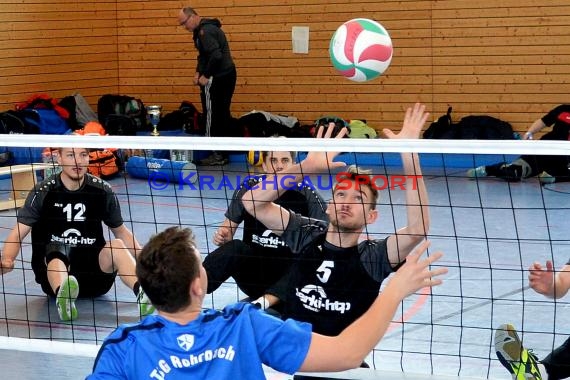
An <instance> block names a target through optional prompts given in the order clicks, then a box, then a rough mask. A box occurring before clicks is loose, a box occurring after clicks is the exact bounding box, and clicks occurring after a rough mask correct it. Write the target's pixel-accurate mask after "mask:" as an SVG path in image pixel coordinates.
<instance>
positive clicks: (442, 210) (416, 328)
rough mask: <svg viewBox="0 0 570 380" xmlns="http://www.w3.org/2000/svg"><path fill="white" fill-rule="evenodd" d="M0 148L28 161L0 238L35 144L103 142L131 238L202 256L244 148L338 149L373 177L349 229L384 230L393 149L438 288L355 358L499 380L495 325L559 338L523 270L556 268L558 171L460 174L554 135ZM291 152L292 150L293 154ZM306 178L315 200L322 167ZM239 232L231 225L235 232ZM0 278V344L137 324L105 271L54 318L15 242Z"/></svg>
mask: <svg viewBox="0 0 570 380" xmlns="http://www.w3.org/2000/svg"><path fill="white" fill-rule="evenodd" d="M52 137H54V138H53V139H52ZM55 137H57V138H55ZM5 144H6V145H7V147H8V149H9V150H15V151H18V152H19V153H20V154H21V156H24V157H25V158H24V159H23V160H24V161H25V160H28V162H33V163H37V165H34V168H33V170H32V169H31V168H27V167H23V166H16V165H13V166H4V167H2V168H0V174H2V177H0V178H1V179H0V190H1V195H2V197H3V198H2V200H1V201H2V203H0V204H1V205H2V210H0V223H1V227H2V235H1V236H0V240H2V242H3V241H4V240H5V239H6V236H7V235H8V232H9V231H10V229H11V228H12V227H13V226H14V225H15V223H16V207H19V206H21V201H22V197H23V196H25V195H26V194H27V192H28V191H29V190H30V188H31V186H30V182H29V178H28V179H26V178H25V177H24V175H27V176H28V177H29V174H30V173H34V174H36V175H37V176H38V179H37V180H40V179H41V177H42V176H43V175H44V174H45V172H44V171H45V170H48V171H50V170H51V171H57V168H55V167H48V168H46V163H42V155H41V152H42V151H43V149H44V148H45V147H46V146H52V147H53V146H57V147H78V146H81V147H88V148H108V147H110V146H113V147H115V148H118V149H119V151H118V152H119V153H120V155H121V157H129V158H128V161H127V163H126V165H125V167H124V168H123V172H122V173H121V174H120V175H118V176H116V177H114V178H112V179H109V180H108V182H109V183H110V184H111V186H112V188H113V190H114V192H115V193H116V194H117V197H118V199H119V202H120V205H121V211H122V215H123V219H124V221H125V223H126V225H127V227H128V228H129V229H131V230H132V231H133V233H134V235H135V236H136V237H137V239H138V240H139V241H140V242H141V243H142V244H144V243H145V242H146V241H147V240H148V238H149V237H150V236H151V235H153V234H154V233H156V232H159V231H162V230H163V229H164V228H166V227H167V226H171V225H180V226H184V227H191V228H192V229H193V230H194V232H195V233H196V234H197V236H198V242H199V245H200V246H199V247H198V248H199V250H200V251H201V253H202V255H203V256H204V257H205V256H206V255H207V254H208V253H209V252H212V251H213V250H214V249H215V248H216V246H215V245H214V244H213V243H212V239H213V234H214V232H215V231H216V229H217V228H218V226H219V225H220V224H221V223H222V221H223V220H224V213H225V211H226V209H227V207H228V206H229V204H230V202H231V198H232V194H233V192H234V190H235V189H236V188H237V187H238V186H239V185H240V184H241V183H242V182H243V180H244V179H245V178H246V177H247V176H248V175H252V174H255V173H256V172H259V171H260V168H259V167H253V166H251V165H249V164H248V163H247V162H246V157H247V155H248V153H249V152H250V151H258V150H261V149H265V150H276V151H290V150H291V148H292V147H295V150H297V151H299V152H307V151H315V150H319V151H340V152H345V153H343V154H341V156H340V157H339V160H342V161H344V162H346V163H348V164H357V165H359V166H362V167H365V168H368V169H371V170H372V171H373V175H376V176H378V179H380V180H381V182H380V185H379V186H380V187H379V188H380V198H379V201H378V210H379V213H380V218H379V220H378V221H377V222H375V223H374V224H371V225H369V226H367V228H366V233H367V235H366V236H363V238H368V237H370V238H384V237H387V236H388V235H390V234H393V233H394V231H396V230H397V229H398V228H401V227H402V226H404V225H405V224H406V197H405V191H403V189H402V188H401V186H398V183H397V182H396V183H392V182H391V181H393V180H394V179H395V178H397V177H398V176H401V175H402V174H403V172H402V166H401V160H400V155H399V152H402V151H408V152H418V153H420V157H421V163H422V168H423V178H424V180H425V182H426V186H427V189H428V193H429V212H430V218H431V227H430V230H429V234H428V238H429V239H430V240H431V241H432V244H431V247H430V252H434V251H435V250H441V251H443V252H444V253H445V257H444V259H443V264H444V265H445V266H447V267H448V268H449V274H448V275H447V276H446V277H445V282H444V284H443V285H442V286H440V287H438V288H435V289H433V290H432V291H431V292H430V291H429V290H427V289H423V290H422V291H420V292H418V293H417V294H415V295H413V296H410V297H408V298H407V299H406V300H405V301H404V302H403V303H402V305H401V307H400V309H399V311H398V313H397V315H396V316H395V318H394V322H393V324H392V325H391V327H390V329H389V330H388V332H387V334H386V336H385V338H384V339H383V340H382V341H381V343H380V344H379V345H378V346H377V347H376V349H375V350H374V351H373V352H372V353H371V354H370V356H369V357H368V358H367V362H368V363H369V364H370V366H371V367H373V369H381V370H384V371H396V372H404V373H423V374H433V375H435V376H436V377H437V375H440V376H444V375H447V376H465V377H474V378H497V379H501V378H502V379H508V378H510V375H509V374H508V373H507V372H506V371H505V370H504V368H502V366H501V365H500V363H499V362H498V360H497V359H496V355H495V348H494V344H493V336H494V329H495V328H496V327H497V326H499V325H500V324H503V323H512V324H514V325H515V326H516V327H517V328H518V330H519V334H520V335H521V337H523V339H524V342H525V344H528V345H529V346H531V347H533V348H534V352H535V353H537V354H538V355H539V357H544V356H546V355H547V354H548V353H549V352H550V351H552V349H553V348H555V347H557V346H558V345H559V344H561V343H562V342H563V341H564V340H565V339H566V338H567V337H568V332H567V330H564V327H565V326H568V324H570V313H568V308H569V303H568V301H567V298H566V300H565V299H559V300H551V299H547V298H545V297H543V296H541V295H539V294H536V293H535V292H534V291H532V290H530V289H529V288H528V286H527V285H528V281H527V275H528V271H527V269H528V267H529V266H530V265H531V264H532V263H533V262H535V261H538V262H541V263H544V262H546V260H552V261H553V262H554V267H555V268H560V267H562V266H563V265H564V264H565V263H567V262H568V260H569V259H570V248H569V240H570V238H569V237H568V231H569V230H570V221H569V219H568V215H570V214H569V212H568V207H569V204H568V201H567V200H568V193H569V192H570V185H569V184H568V183H566V182H564V180H565V178H564V176H559V177H557V178H556V182H553V183H550V182H552V181H551V180H549V179H548V178H546V180H545V177H544V176H533V177H530V178H526V179H523V180H522V181H506V180H504V179H502V178H498V177H495V176H484V175H483V173H482V172H481V169H479V172H475V171H471V172H469V175H468V169H471V168H477V167H481V166H484V165H489V166H491V165H492V164H495V163H499V162H506V163H510V162H513V161H514V160H516V159H517V158H518V157H519V156H520V155H521V154H533V155H546V154H548V155H554V156H558V157H559V158H561V157H562V156H567V155H569V154H568V153H569V150H568V149H567V143H564V142H556V141H554V142H543V141H485V142H480V141H425V140H418V141H415V140H414V141H411V140H358V141H355V140H351V139H343V140H334V141H333V140H331V141H318V140H313V139H234V138H232V139H224V138H217V139H202V138H197V137H160V138H158V137H148V138H147V137H142V138H137V139H132V140H126V139H124V138H116V137H105V138H98V137H90V136H84V137H77V136H69V137H65V138H62V137H61V136H45V138H44V136H42V141H37V139H33V138H29V136H7V138H6V142H5ZM189 147H191V148H192V149H191V150H189V149H188V148H189ZM230 149H231V151H230V152H229V153H230V159H231V163H230V164H229V165H225V166H198V167H197V168H196V167H195V166H193V165H188V164H187V162H185V161H175V162H172V161H170V158H177V159H182V158H186V159H188V160H191V159H194V160H198V159H199V158H201V157H203V156H204V155H205V153H204V152H208V151H211V150H216V151H229V150H230ZM173 150H178V151H179V152H178V153H176V152H173ZM38 152H39V154H38ZM150 155H152V156H153V157H152V158H150V157H149V156H150ZM184 155H185V156H184ZM158 157H164V158H158ZM303 157H304V154H303V153H300V154H299V158H300V159H302V158H303ZM44 161H45V157H44ZM19 163H20V164H22V162H19ZM47 164H48V166H49V165H50V162H49V161H48V162H47ZM498 169H501V168H500V167H499V168H498ZM503 169H504V168H503ZM492 170H493V169H490V168H488V169H487V171H492ZM20 173H23V174H20ZM306 174H307V176H308V177H309V178H310V179H312V180H313V184H315V186H316V187H317V190H318V192H319V193H321V195H322V196H323V198H324V199H326V200H329V199H330V198H331V182H330V181H331V180H332V179H334V174H335V173H334V172H331V173H324V174H321V175H320V176H316V175H315V174H314V173H306ZM487 174H490V173H487ZM511 174H512V173H511ZM16 179H18V180H16ZM18 202H20V203H18ZM242 232H243V230H242V228H241V227H240V228H239V229H238V232H237V233H236V237H238V238H239V237H240V236H241V233H242ZM106 237H107V238H111V237H112V235H111V234H109V233H107V235H106ZM1 281H2V284H1V286H2V291H3V292H2V297H1V300H0V304H1V307H0V331H1V332H0V335H3V336H5V337H8V339H10V338H26V339H41V340H51V341H63V342H68V343H69V342H70V343H88V344H101V343H102V341H103V340H104V338H105V337H106V336H107V335H108V334H109V333H110V332H111V331H112V330H113V329H114V328H115V327H117V326H118V325H119V324H121V323H127V322H136V321H138V320H139V319H140V316H139V311H138V308H137V304H136V299H135V297H134V296H133V293H132V291H131V290H130V289H128V288H127V287H126V286H124V285H123V284H122V283H120V281H119V280H117V281H116V282H115V285H114V286H113V287H112V289H111V290H110V291H109V292H108V293H107V294H106V295H104V296H102V297H98V298H86V299H79V300H78V301H77V308H78V311H79V317H78V319H77V320H75V321H73V322H61V321H60V320H59V318H58V315H57V311H56V309H55V304H54V302H53V300H52V299H49V298H48V297H47V296H46V295H45V294H44V293H43V292H42V290H41V288H40V286H39V285H38V284H36V283H35V281H34V274H33V272H32V270H31V245H30V240H29V237H28V238H27V239H26V240H25V241H24V244H23V245H22V249H21V252H20V255H19V256H18V259H17V261H16V266H15V269H14V271H13V272H11V273H9V274H6V275H4V276H3V277H2V278H1ZM244 297H245V295H244V294H243V293H242V292H241V291H240V290H239V289H238V287H237V286H236V284H235V282H234V281H233V279H231V278H230V279H228V281H226V282H225V283H224V284H223V285H222V286H221V287H220V288H219V289H217V290H216V291H215V292H213V293H212V294H211V295H209V296H208V297H207V299H206V303H205V305H204V306H205V307H213V308H222V307H223V306H225V305H227V304H229V303H233V302H236V301H239V300H241V299H243V298H244ZM4 342H5V343H6V344H7V345H10V343H9V342H10V341H4ZM32 343H33V342H32ZM3 348H4V347H3ZM370 371H372V370H370ZM371 373H372V372H371Z"/></svg>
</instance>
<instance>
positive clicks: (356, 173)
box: [333, 165, 378, 210]
mask: <svg viewBox="0 0 570 380" xmlns="http://www.w3.org/2000/svg"><path fill="white" fill-rule="evenodd" d="M371 174H372V171H371V170H366V169H362V168H359V167H358V166H356V165H350V166H349V167H348V168H347V170H344V171H342V172H341V173H339V174H338V176H337V182H338V183H337V184H336V185H335V187H334V189H333V194H334V193H335V192H336V190H337V186H338V184H339V183H340V182H343V181H347V180H348V181H352V182H359V183H360V186H365V187H367V188H369V189H370V192H371V194H372V199H371V200H370V203H371V204H370V208H371V209H372V210H375V209H376V202H378V189H377V188H376V187H375V186H373V184H372V183H373V181H372V175H371ZM363 177H365V178H366V179H367V181H365V183H362V182H360V181H359V179H360V178H363Z"/></svg>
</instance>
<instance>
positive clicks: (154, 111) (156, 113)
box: [146, 105, 162, 136]
mask: <svg viewBox="0 0 570 380" xmlns="http://www.w3.org/2000/svg"><path fill="white" fill-rule="evenodd" d="M161 111H162V106H159V105H153V106H146V114H147V116H148V120H149V121H150V124H152V132H151V133H150V134H151V135H153V136H159V135H160V133H159V132H158V129H157V127H158V122H159V121H160V113H161Z"/></svg>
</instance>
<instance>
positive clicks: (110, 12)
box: [0, 0, 570, 131]
mask: <svg viewBox="0 0 570 380" xmlns="http://www.w3.org/2000/svg"><path fill="white" fill-rule="evenodd" d="M187 4H191V5H192V6H194V7H195V8H196V9H197V10H198V11H199V13H200V14H201V15H202V16H205V17H210V16H213V17H218V18H219V19H220V20H221V21H222V23H223V29H224V30H225V32H226V34H227V36H228V39H229V41H230V47H231V49H232V54H233V56H234V59H235V61H236V64H237V67H238V83H237V88H236V93H235V95H234V101H233V104H232V112H233V114H234V116H236V117H238V116H240V115H242V114H243V113H246V112H249V111H251V110H253V109H256V110H264V111H269V112H273V113H280V114H288V115H294V116H296V117H298V118H299V120H301V121H302V122H311V121H313V120H315V119H316V118H317V117H319V116H321V115H329V114H334V115H338V116H341V117H344V118H347V119H350V118H363V119H367V120H368V122H369V124H370V125H372V126H373V127H375V128H377V129H381V128H383V127H392V128H398V127H399V123H400V120H401V118H402V112H403V110H404V107H405V106H407V105H409V104H411V103H413V102H415V101H417V100H419V101H422V102H424V103H427V104H428V107H429V109H430V110H431V111H432V113H433V115H432V118H433V119H436V118H437V117H438V116H440V115H441V114H442V113H445V111H446V110H447V107H448V105H451V106H453V108H454V119H458V118H460V117H461V116H464V115H467V114H490V115H493V116H496V117H500V118H502V119H504V120H507V121H510V122H511V123H512V124H513V125H514V127H515V129H517V130H519V131H524V130H526V129H527V127H528V125H530V123H531V122H532V121H533V120H535V119H536V118H537V117H539V116H541V115H542V114H544V113H545V112H546V111H548V110H549V109H550V108H552V106H554V105H556V104H560V103H564V102H568V95H567V94H568V93H570V91H569V90H570V86H569V82H570V72H569V70H568V67H569V66H568V64H569V63H570V39H568V38H567V36H568V33H567V30H568V27H569V26H570V17H569V16H570V3H568V1H567V0H549V1H548V2H540V3H537V2H535V1H532V0H502V1H500V2H497V1H495V0H425V1H420V0H406V1H378V0H359V1H356V0H354V1H346V0H343V1H340V0H328V1H322V0H318V1H317V0H279V1H276V0H264V1H259V0H232V1H230V0H225V1H215V2H213V1H206V0H194V1H191V2H189V3H186V2H181V1H158V0H154V1H151V0H148V1H136V0H132V1H127V0H115V1H110V0H109V1H103V2H101V1H97V2H94V1H93V2H85V1H72V0H50V1H47V0H24V1H22V0H11V1H0V5H1V6H0V17H1V19H2V23H1V24H0V43H1V45H0V49H1V50H2V54H1V55H0V70H1V71H0V79H1V82H0V90H1V92H0V107H4V108H11V107H12V106H13V104H14V103H15V102H18V101H21V100H24V99H25V98H26V97H27V96H28V95H29V94H31V93H34V92H40V91H41V92H48V93H50V94H52V95H53V96H55V97H61V96H65V95H69V94H71V93H73V92H75V91H78V92H80V93H82V94H83V95H84V96H86V97H87V99H88V101H89V102H90V104H91V105H92V106H93V107H95V105H96V102H97V99H98V97H99V96H100V95H102V94H105V93H110V92H111V93H115V92H119V93H122V94H128V95H132V96H137V97H140V98H142V99H143V101H144V102H145V103H146V104H162V105H163V107H164V110H165V111H166V112H168V111H171V110H173V109H175V108H177V107H178V105H179V103H180V102H181V101H182V100H185V99H186V100H190V101H192V102H194V103H196V104H199V95H198V89H197V88H196V87H193V86H191V85H190V83H191V78H192V76H193V74H194V68H195V56H196V53H195V51H194V48H193V46H192V42H191V35H190V33H188V32H186V31H185V30H184V29H183V28H182V27H180V26H178V24H177V18H176V16H177V13H178V10H179V8H180V7H181V6H183V5H187ZM535 4H539V5H535ZM354 17H368V18H372V19H376V20H377V21H380V22H381V23H382V24H383V25H384V26H385V27H386V28H387V29H388V30H389V32H390V34H391V36H392V39H393V43H394V47H395V53H394V58H393V60H392V65H391V67H390V68H389V69H388V71H387V72H386V74H385V75H383V76H382V77H380V78H379V79H376V80H374V81H372V82H370V83H364V84H357V83H353V82H350V81H348V80H346V79H344V78H342V77H341V76H340V75H338V74H336V72H335V71H334V69H333V68H332V67H331V65H330V63H329V59H328V43H329V39H330V37H331V35H332V33H333V32H334V30H335V29H336V28H337V27H338V26H339V25H340V24H341V23H342V22H344V21H346V20H348V19H351V18H354ZM293 26H309V28H310V42H309V49H310V50H309V54H293V53H292V51H291V45H292V44H291V28H292V27H293Z"/></svg>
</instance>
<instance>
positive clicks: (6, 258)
mask: <svg viewBox="0 0 570 380" xmlns="http://www.w3.org/2000/svg"><path fill="white" fill-rule="evenodd" d="M31 230H32V227H30V226H27V225H25V224H23V223H16V226H14V228H12V230H11V231H10V233H9V234H8V236H7V237H6V241H5V242H4V248H3V249H2V261H1V264H0V265H1V267H0V271H1V273H2V274H5V273H8V272H11V271H12V269H14V261H15V260H16V257H18V253H20V249H21V248H22V240H24V238H25V237H26V236H28V234H29V233H30V231H31Z"/></svg>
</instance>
